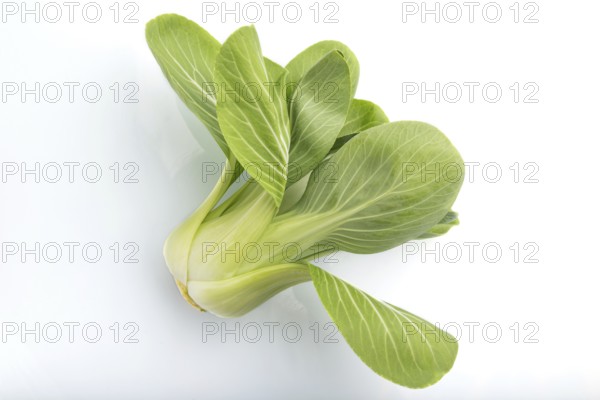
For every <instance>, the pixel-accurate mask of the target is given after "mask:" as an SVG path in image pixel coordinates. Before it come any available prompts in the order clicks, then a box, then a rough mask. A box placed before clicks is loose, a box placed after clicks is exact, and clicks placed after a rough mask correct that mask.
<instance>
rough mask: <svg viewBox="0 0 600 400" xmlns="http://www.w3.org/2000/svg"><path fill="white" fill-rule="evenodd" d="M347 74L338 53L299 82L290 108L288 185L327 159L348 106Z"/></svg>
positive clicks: (330, 54) (345, 65)
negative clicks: (290, 130) (290, 131)
mask: <svg viewBox="0 0 600 400" xmlns="http://www.w3.org/2000/svg"><path fill="white" fill-rule="evenodd" d="M350 100H351V95H350V72H349V70H348V65H347V64H346V61H345V60H344V57H343V56H342V55H341V54H340V53H339V52H338V51H332V52H329V53H328V54H327V55H325V56H324V57H323V58H321V59H320V60H319V61H318V62H317V63H316V64H315V65H314V66H313V67H312V68H311V69H310V70H309V71H308V72H307V73H306V74H305V75H304V77H302V79H301V80H300V82H299V84H298V87H297V88H296V96H295V98H294V100H293V101H292V103H291V104H290V122H291V125H292V133H291V143H290V167H289V168H290V169H289V175H288V183H293V182H296V181H298V180H300V179H301V178H302V177H303V176H305V175H306V174H308V173H309V172H310V171H312V170H313V169H314V168H315V167H316V166H317V164H319V163H320V162H321V161H322V160H323V158H325V156H326V155H327V153H328V152H329V150H330V149H331V147H332V146H333V143H334V142H335V139H336V137H337V135H338V133H339V131H340V130H341V129H342V127H343V126H344V123H345V121H346V115H347V113H348V108H349V106H350Z"/></svg>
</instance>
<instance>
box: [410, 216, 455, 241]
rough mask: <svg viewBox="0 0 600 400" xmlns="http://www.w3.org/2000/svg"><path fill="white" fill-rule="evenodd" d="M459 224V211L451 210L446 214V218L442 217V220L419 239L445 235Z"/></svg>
mask: <svg viewBox="0 0 600 400" xmlns="http://www.w3.org/2000/svg"><path fill="white" fill-rule="evenodd" d="M458 224H459V221H458V213H456V212H454V211H450V212H449V213H448V214H446V215H445V216H444V218H442V220H441V221H440V222H438V223H437V224H436V225H435V226H433V227H432V228H431V229H430V230H428V231H427V232H425V233H424V234H422V235H421V236H419V239H430V238H434V237H438V236H442V235H445V234H446V233H448V231H449V230H450V229H452V227H454V226H457V225H458Z"/></svg>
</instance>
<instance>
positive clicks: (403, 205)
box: [281, 121, 464, 257]
mask: <svg viewBox="0 0 600 400" xmlns="http://www.w3.org/2000/svg"><path fill="white" fill-rule="evenodd" d="M331 171H334V172H335V174H332V173H331ZM463 171H464V164H463V161H462V159H461V157H460V155H459V153H458V151H457V150H456V149H455V148H454V146H453V145H452V143H450V141H449V140H448V139H447V138H446V137H445V136H444V134H443V133H441V132H440V131H439V130H438V129H436V128H435V127H433V126H431V125H428V124H425V123H422V122H412V121H409V122H392V123H388V124H383V125H379V126H376V127H373V128H370V129H367V130H366V131H364V132H361V133H359V134H358V135H356V136H355V137H354V138H353V139H352V140H351V141H349V142H348V143H347V144H346V145H345V146H343V147H342V148H341V149H340V150H339V151H338V152H337V153H335V154H334V155H333V156H331V158H330V159H328V160H326V161H324V162H323V163H321V164H320V165H319V167H317V168H316V169H315V170H314V171H313V174H312V175H311V179H310V181H309V184H308V187H307V189H306V191H305V193H304V195H303V197H302V199H300V201H299V202H298V204H297V205H296V206H295V207H294V209H293V210H292V211H291V212H292V213H293V214H296V215H297V217H296V219H298V218H304V219H308V218H311V219H312V218H315V220H316V221H317V222H316V223H315V224H319V228H318V229H319V230H318V231H319V232H322V234H324V235H327V236H326V237H324V239H325V240H326V241H328V242H334V243H336V245H337V246H338V247H339V249H340V250H345V251H349V252H353V253H363V254H368V253H376V252H379V251H384V250H387V249H391V248H393V247H396V246H398V245H400V244H402V243H404V242H406V241H408V240H412V239H416V238H418V237H419V236H421V235H422V234H423V233H425V232H427V231H428V230H429V229H430V228H431V227H433V226H434V225H436V224H437V223H438V222H439V221H440V220H442V218H443V217H444V216H445V215H446V214H447V213H448V211H449V210H450V207H451V206H452V204H453V203H454V201H455V199H456V197H457V195H458V192H459V190H460V187H461V185H462V181H463V177H464V174H463ZM313 177H314V179H313ZM281 218H284V216H282V217H281ZM315 229H316V228H315ZM303 256H304V257H306V254H304V255H303Z"/></svg>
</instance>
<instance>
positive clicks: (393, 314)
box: [309, 265, 458, 388]
mask: <svg viewBox="0 0 600 400" xmlns="http://www.w3.org/2000/svg"><path fill="white" fill-rule="evenodd" d="M309 270H310V275H311V277H312V280H313V283H314V285H315V288H316V289H317V293H318V294H319V297H320V299H321V302H322V303H323V305H324V306H325V308H326V309H327V312H328V313H329V315H330V316H331V318H332V319H333V321H334V322H335V324H336V325H337V327H338V328H339V330H340V332H341V333H342V335H343V336H344V338H345V339H346V341H347V342H348V344H349V345H350V347H351V348H352V350H354V352H355V353H356V354H357V355H358V356H359V357H360V359H361V360H362V361H363V362H364V363H365V364H366V365H367V366H368V367H369V368H371V369H372V370H373V371H375V372H376V373H378V374H379V375H381V376H382V377H384V378H386V379H389V380H390V381H392V382H394V383H397V384H399V385H402V386H407V387H410V388H422V387H426V386H429V385H432V384H434V383H436V382H437V381H439V380H440V379H441V378H442V377H443V376H444V375H445V374H446V373H447V372H448V371H450V369H451V368H452V365H453V364H454V360H455V359H456V354H457V352H458V343H457V340H456V339H455V338H454V337H452V336H451V335H450V334H448V333H446V332H444V331H442V330H440V329H438V328H437V327H436V326H434V325H433V324H431V323H429V322H427V321H425V320H423V319H421V318H420V317H417V316H416V315H414V314H411V313H409V312H407V311H404V310H402V309H401V308H398V307H395V306H392V305H390V304H388V303H385V302H381V301H378V300H376V299H374V298H373V297H371V296H369V295H368V294H366V293H364V292H363V291H361V290H358V289H356V288H355V287H353V286H352V285H350V284H348V283H347V282H345V281H343V280H341V279H339V278H336V277H335V276H333V275H331V274H329V273H327V272H325V271H323V270H322V269H320V268H318V267H316V266H314V265H309Z"/></svg>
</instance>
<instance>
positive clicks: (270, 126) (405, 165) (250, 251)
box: [146, 14, 464, 388]
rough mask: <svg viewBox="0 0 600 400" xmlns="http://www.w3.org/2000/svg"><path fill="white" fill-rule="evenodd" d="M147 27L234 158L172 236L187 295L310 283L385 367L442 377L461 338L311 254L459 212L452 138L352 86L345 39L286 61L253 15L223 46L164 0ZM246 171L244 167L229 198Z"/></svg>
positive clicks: (174, 76)
mask: <svg viewBox="0 0 600 400" xmlns="http://www.w3.org/2000/svg"><path fill="white" fill-rule="evenodd" d="M146 37H147V41H148V44H149V46H150V48H151V50H152V53H153V54H154V56H155V58H156V60H157V61H158V63H159V65H160V67H161V69H162V71H163V73H164V74H165V76H166V77H167V79H168V81H169V82H170V84H171V86H172V87H173V89H174V90H175V92H176V93H177V94H178V95H179V96H180V97H181V99H182V100H183V101H184V102H185V104H186V105H187V106H188V107H189V108H190V109H191V110H192V111H193V112H194V113H195V115H196V116H197V117H198V118H199V119H200V120H201V121H202V122H203V123H204V124H205V125H206V127H207V129H208V130H209V132H210V133H211V135H212V136H213V137H214V138H215V140H216V141H217V143H218V144H219V146H220V147H221V149H222V150H223V152H224V153H225V156H226V159H227V163H226V166H225V168H224V169H223V171H222V172H221V177H220V178H219V180H218V182H217V183H216V185H215V188H214V189H213V190H212V192H211V193H210V194H209V196H208V197H207V198H206V199H205V201H204V203H203V204H201V205H200V206H199V207H198V208H197V209H196V210H195V211H194V212H193V213H192V214H191V215H190V217H189V218H188V219H187V220H185V221H184V222H183V223H182V224H181V225H180V226H179V227H177V228H176V229H175V230H174V231H173V232H172V233H171V235H170V236H169V237H168V239H167V240H166V242H165V247H164V255H165V260H166V263H167V265H168V267H169V270H170V271H171V273H172V275H173V277H174V278H175V282H176V284H177V287H178V288H179V289H180V291H181V293H182V295H183V297H184V298H185V299H186V300H187V301H188V302H189V303H190V304H192V305H193V306H195V307H197V308H199V309H201V310H206V311H210V312H212V313H214V314H216V315H219V316H222V317H237V316H240V315H243V314H245V313H247V312H248V311H250V310H252V309H254V308H255V307H257V306H259V305H260V304H261V303H263V302H264V301H266V300H267V299H269V298H271V297H272V296H274V295H275V294H276V293H278V292H280V291H282V290H284V289H286V288H289V287H291V286H294V285H297V284H300V283H302V282H307V281H312V282H313V284H314V286H315V288H316V291H317V293H318V295H319V297H320V299H321V301H322V303H323V305H324V306H325V308H326V309H327V311H328V312H329V315H330V316H331V318H332V319H333V320H334V322H335V323H336V324H337V325H338V327H339V329H340V331H341V332H342V334H343V336H344V337H345V338H346V340H347V342H348V344H349V345H350V347H351V348H352V349H353V350H354V351H355V352H356V354H357V355H358V356H359V357H360V358H361V359H362V360H363V361H364V363H365V364H367V365H368V366H369V367H370V368H372V369H373V370H374V371H375V372H377V373H378V374H380V375H381V376H383V377H385V378H387V379H389V380H391V381H393V382H395V383H398V384H400V385H403V386H407V387H413V388H417V387H424V386H428V385H431V384H433V383H435V382H437V381H438V380H439V379H441V377H442V376H443V375H444V374H446V373H447V372H448V371H449V370H450V368H451V367H452V365H453V363H454V360H455V358H456V354H457V350H458V344H457V343H456V340H455V339H454V338H452V337H451V336H450V335H448V334H447V333H445V332H443V331H441V330H440V329H438V328H436V327H435V326H434V325H433V324H431V323H429V322H426V321H425V320H423V319H421V318H419V317H417V316H415V315H413V314H411V313H409V312H407V311H404V310H402V309H400V308H398V307H395V306H392V305H390V304H387V303H384V302H380V301H378V300H375V299H374V298H373V297H371V296H369V295H367V294H366V293H364V292H362V291H360V290H359V289H356V288H354V287H353V286H351V285H349V284H348V283H346V282H344V281H343V280H340V279H338V278H336V277H335V276H333V275H331V274H329V273H327V272H326V271H324V270H323V269H321V268H319V267H317V266H314V265H313V264H311V261H313V260H315V259H317V258H319V257H321V256H323V255H326V254H329V253H332V252H335V251H340V250H343V251H348V252H353V253H361V254H370V253H377V252H381V251H384V250H388V249H391V248H394V247H396V246H398V245H401V244H402V243H405V242H407V241H410V240H417V239H424V238H432V237H437V236H440V235H443V234H445V233H447V232H448V231H449V230H450V229H451V228H452V227H453V226H455V225H457V224H458V217H457V214H456V213H455V212H453V211H451V207H452V205H453V204H454V201H455V200H456V197H457V196H458V193H459V190H460V187H461V185H462V181H463V174H462V171H463V170H464V165H463V161H462V159H461V157H460V154H459V153H458V151H457V150H456V149H455V148H454V146H453V145H452V144H451V143H450V141H449V140H448V139H447V138H446V136H444V134H442V133H441V132H440V131H439V130H438V129H436V128H435V127H433V126H431V125H428V124H426V123H422V122H415V121H404V122H389V120H388V118H387V116H386V115H385V113H384V112H383V111H382V110H381V108H380V107H379V106H377V105H376V104H374V103H372V102H370V101H367V100H359V99H355V98H354V93H355V92H356V87H357V84H358V75H359V66H358V61H357V59H356V56H355V55H354V54H353V53H352V51H351V50H350V49H349V48H348V47H347V46H345V45H344V44H342V43H339V42H336V41H323V42H319V43H317V44H315V45H313V46H311V47H309V48H308V49H306V50H304V51H303V52H301V53H300V54H298V56H296V57H295V58H294V59H292V60H291V61H290V62H289V63H288V64H287V65H286V67H282V66H281V65H279V64H278V63H276V62H274V61H272V60H270V59H268V58H265V57H264V56H263V54H262V50H261V47H260V43H259V41H258V36H257V34H256V30H255V28H254V27H243V28H240V29H238V30H237V31H235V32H234V33H233V34H232V35H231V36H230V37H229V38H228V39H227V40H226V41H225V42H224V43H223V45H221V44H220V43H218V42H217V41H216V40H215V39H214V38H213V37H212V36H210V35H209V34H208V33H207V32H206V31H205V30H204V29H202V28H201V27H199V26H198V25H196V24H195V23H194V22H192V21H189V20H187V19H185V18H184V17H181V16H178V15H172V14H169V15H163V16H159V17H157V18H155V19H154V20H152V21H150V22H149V23H148V25H147V30H146ZM244 170H245V172H246V173H247V176H249V179H248V180H247V181H246V182H245V183H244V184H243V185H242V186H241V187H240V188H239V189H237V190H236V191H235V192H234V193H233V194H232V195H231V196H229V197H227V198H224V197H225V194H226V192H227V191H228V189H229V188H230V187H231V184H232V183H233V181H234V180H235V179H236V178H237V177H238V176H239V175H240V174H241V173H242V172H243V171H244ZM290 248H291V249H292V251H290ZM370 270H372V269H370Z"/></svg>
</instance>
